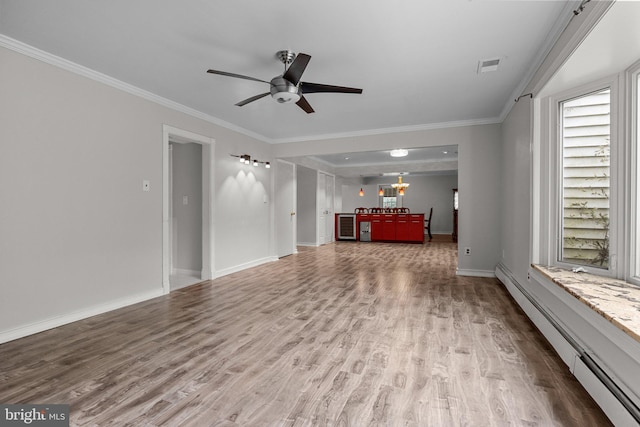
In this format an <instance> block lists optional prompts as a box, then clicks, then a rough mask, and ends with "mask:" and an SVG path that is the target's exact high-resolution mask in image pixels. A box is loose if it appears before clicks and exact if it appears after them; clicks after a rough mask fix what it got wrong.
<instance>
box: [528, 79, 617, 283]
mask: <svg viewBox="0 0 640 427" xmlns="http://www.w3.org/2000/svg"><path fill="white" fill-rule="evenodd" d="M605 89H609V90H610V141H611V144H610V176H609V179H610V184H609V218H610V225H609V251H610V256H609V267H608V268H607V269H603V268H596V267H595V266H585V265H579V264H573V263H569V262H565V261H561V260H560V255H561V250H562V248H561V246H562V239H561V227H562V223H563V218H562V206H563V201H562V197H563V188H564V187H563V141H562V120H561V114H562V111H561V108H562V107H561V105H560V104H562V103H563V102H567V101H571V100H573V99H578V98H581V97H584V96H587V95H590V94H592V93H596V92H598V91H601V90H605ZM619 93H620V85H619V78H618V76H617V75H614V76H608V77H606V78H603V79H598V80H596V81H594V82H591V83H588V84H585V85H581V86H579V87H577V88H572V89H569V90H566V91H563V92H560V93H558V94H554V95H552V96H549V97H548V98H546V99H547V101H548V102H547V103H546V104H547V105H548V111H543V114H547V117H546V122H545V123H544V125H546V126H548V130H549V133H548V134H547V135H548V139H547V141H545V142H546V145H547V147H548V149H549V158H547V159H546V162H545V159H543V160H542V161H541V167H542V168H543V170H547V171H548V176H549V178H548V179H549V192H548V193H546V194H545V195H541V197H542V198H543V199H546V200H545V203H544V204H545V208H546V209H548V212H546V213H543V214H545V215H548V218H549V224H548V227H547V228H546V232H547V239H548V243H549V245H548V254H547V257H546V261H543V263H544V264H547V265H554V266H559V267H562V268H572V267H577V266H580V267H583V268H585V269H587V270H588V271H589V272H590V273H594V274H599V275H601V276H609V277H616V268H615V265H614V264H613V263H612V261H611V260H612V258H613V259H615V256H616V253H619V250H618V242H619V229H620V227H619V224H617V222H618V221H619V203H620V194H621V192H619V191H618V186H619V185H623V184H624V183H620V182H619V179H618V178H619V175H618V167H620V163H619V161H618V158H617V155H618V151H619V149H620V143H621V141H620V140H619V139H620V133H619V127H618V123H619V120H620V112H619ZM542 230H543V231H544V230H545V229H544V228H543V229H542ZM536 238H537V239H540V240H542V239H543V237H542V234H538V236H536ZM540 258H542V257H540ZM543 259H544V258H543Z"/></svg>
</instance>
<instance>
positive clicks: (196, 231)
mask: <svg viewBox="0 0 640 427" xmlns="http://www.w3.org/2000/svg"><path fill="white" fill-rule="evenodd" d="M169 200H170V204H169V221H170V226H169V230H170V235H169V246H170V247H171V251H170V253H169V267H170V273H169V285H170V288H171V290H176V289H179V288H183V287H186V286H190V285H193V284H194V283H198V282H200V281H201V280H202V145H201V144H197V143H194V142H187V143H184V142H172V141H169Z"/></svg>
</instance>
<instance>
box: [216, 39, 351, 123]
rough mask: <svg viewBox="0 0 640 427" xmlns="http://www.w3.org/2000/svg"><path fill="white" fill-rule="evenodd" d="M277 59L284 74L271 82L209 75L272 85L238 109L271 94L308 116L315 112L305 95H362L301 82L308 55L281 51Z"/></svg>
mask: <svg viewBox="0 0 640 427" xmlns="http://www.w3.org/2000/svg"><path fill="white" fill-rule="evenodd" d="M276 57H277V58H278V59H279V60H280V61H281V62H282V63H283V64H284V73H283V74H282V75H281V76H276V77H274V78H273V79H271V81H270V82H268V81H266V80H261V79H256V78H254V77H249V76H243V75H242V74H236V73H229V72H226V71H218V70H207V73H211V74H219V75H221V76H227V77H236V78H239V79H245V80H254V81H256V82H263V83H268V84H269V85H271V90H270V91H269V92H265V93H261V94H259V95H255V96H252V97H251V98H247V99H245V100H244V101H240V102H238V103H237V104H236V105H237V106H238V107H242V106H243V105H247V104H248V103H250V102H253V101H256V100H258V99H260V98H264V97H265V96H267V95H269V94H270V95H271V97H272V98H273V99H275V100H276V101H278V102H279V103H281V104H284V103H290V102H295V103H296V105H297V106H298V107H300V108H302V109H303V110H304V111H305V112H307V114H309V113H313V112H314V110H313V108H311V105H310V104H309V102H308V101H307V100H306V98H305V97H304V95H305V94H309V93H319V92H325V93H326V92H333V93H362V89H356V88H353V87H344V86H332V85H325V84H320V83H309V82H302V81H300V78H301V77H302V73H304V70H305V68H307V64H308V63H309V61H310V60H311V56H310V55H307V54H306V53H299V54H297V55H296V54H295V53H294V52H292V51H290V50H281V51H278V52H277V53H276ZM289 64H290V65H289ZM287 65H289V67H287Z"/></svg>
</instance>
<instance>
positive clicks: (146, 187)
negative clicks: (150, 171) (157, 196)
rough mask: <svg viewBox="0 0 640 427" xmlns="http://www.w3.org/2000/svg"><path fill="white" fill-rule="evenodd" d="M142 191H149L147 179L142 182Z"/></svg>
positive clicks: (149, 183) (149, 185)
mask: <svg viewBox="0 0 640 427" xmlns="http://www.w3.org/2000/svg"><path fill="white" fill-rule="evenodd" d="M142 191H151V182H150V181H149V180H148V179H145V180H143V181H142Z"/></svg>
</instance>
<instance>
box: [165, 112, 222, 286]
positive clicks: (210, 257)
mask: <svg viewBox="0 0 640 427" xmlns="http://www.w3.org/2000/svg"><path fill="white" fill-rule="evenodd" d="M162 143H163V151H162V152H163V171H162V184H163V185H162V290H163V293H165V294H167V293H169V292H170V291H171V290H173V289H177V288H180V287H184V286H188V285H190V284H193V283H197V282H200V281H202V280H210V279H212V278H213V276H214V274H213V266H214V251H213V241H214V239H213V229H214V227H213V224H214V215H213V212H214V211H213V200H214V198H213V195H212V191H213V170H214V169H213V166H214V164H213V160H214V154H213V153H214V143H215V141H214V140H213V139H212V138H208V137H205V136H202V135H198V134H195V133H193V132H189V131H185V130H182V129H178V128H174V127H171V126H168V125H163V138H162ZM171 145H173V146H174V147H176V146H178V145H180V146H183V145H184V146H191V147H192V148H193V145H198V146H199V147H198V148H199V149H198V150H194V151H199V152H200V156H199V157H200V164H201V167H200V173H199V174H198V175H199V178H200V186H199V192H200V194H199V197H198V196H196V197H193V196H192V198H191V199H190V198H189V194H180V193H178V194H173V192H172V183H173V182H174V180H173V175H174V174H175V173H180V174H184V171H182V172H180V171H176V170H174V168H173V165H172V155H171V153H172V151H173V150H171V149H170V148H171ZM187 157H188V156H187ZM192 180H193V177H192V178H191V181H192ZM174 196H177V203H176V204H174V203H173V199H174V198H175V197H174ZM184 196H187V197H186V199H185V198H184ZM195 199H200V200H199V201H198V203H197V206H199V207H200V215H197V212H196V213H195V215H196V218H198V219H197V221H199V222H200V227H199V228H198V227H196V228H198V230H199V233H200V236H201V238H200V240H199V241H198V242H197V244H199V245H200V248H201V250H200V251H197V250H194V249H193V244H194V242H193V238H191V239H190V240H191V243H190V249H189V250H188V251H189V252H192V253H191V255H190V256H189V257H188V258H191V259H190V261H188V262H191V263H193V252H195V253H197V254H199V256H200V263H196V264H195V265H197V266H198V267H200V271H199V277H198V271H197V270H193V269H192V268H184V269H182V270H186V271H180V270H181V267H180V263H181V262H182V261H180V260H179V255H178V254H177V251H178V250H180V251H181V252H182V249H181V247H180V245H178V244H177V242H176V241H175V240H176V236H178V239H180V237H179V236H180V235H184V231H183V232H180V231H179V229H178V227H180V224H179V223H175V224H174V222H175V221H173V218H174V216H175V215H174V213H175V212H174V208H176V207H178V206H180V204H182V206H189V203H190V201H195ZM185 202H186V203H185ZM191 211H193V209H191ZM191 213H192V214H194V213H193V212H191ZM193 233H194V232H193V230H191V231H190V232H189V233H188V234H191V235H193ZM192 265H194V264H192ZM172 273H187V274H178V275H180V276H183V275H186V276H187V278H186V279H185V280H182V279H181V278H174V281H173V282H172V281H171V276H172ZM178 275H176V274H174V276H178ZM189 276H190V277H191V279H189V278H188V277H189Z"/></svg>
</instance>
